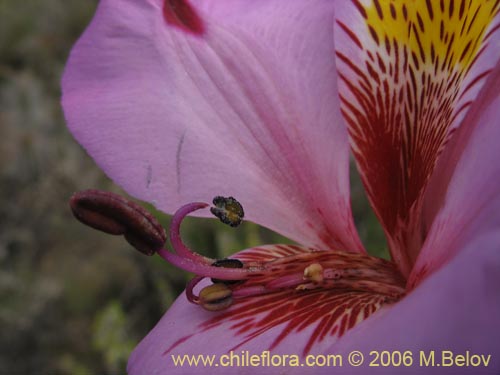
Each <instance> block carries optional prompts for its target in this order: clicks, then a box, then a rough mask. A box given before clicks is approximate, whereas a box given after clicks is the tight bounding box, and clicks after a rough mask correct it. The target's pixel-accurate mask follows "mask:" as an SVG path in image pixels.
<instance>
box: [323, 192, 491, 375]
mask: <svg viewBox="0 0 500 375" xmlns="http://www.w3.org/2000/svg"><path fill="white" fill-rule="evenodd" d="M494 209H495V210H496V215H494V216H493V218H492V220H490V224H491V225H490V226H489V229H490V230H489V231H485V232H484V233H483V234H482V235H481V236H478V237H475V238H472V239H470V241H467V243H463V244H462V246H461V248H460V253H459V255H458V256H457V257H455V258H454V259H453V260H451V261H450V262H449V263H448V264H447V265H446V266H444V267H443V268H442V269H440V270H439V271H438V272H436V273H434V274H433V275H431V276H430V277H429V278H428V279H426V280H424V281H423V282H422V284H420V285H419V286H418V287H417V289H415V290H414V291H413V292H412V293H411V294H410V295H408V296H407V297H406V298H405V299H403V300H402V301H400V302H399V303H397V304H396V305H394V306H392V307H391V308H390V309H386V310H382V311H380V312H379V313H377V314H375V315H374V316H373V317H372V318H370V319H369V320H367V321H366V322H364V323H362V324H360V325H359V326H357V327H356V328H354V329H353V330H351V331H350V332H349V334H348V335H346V336H345V337H344V338H343V339H342V340H341V341H339V342H338V344H337V345H333V346H332V347H330V348H329V349H328V350H327V351H326V353H338V354H341V355H344V356H347V354H348V353H349V352H350V351H352V350H359V351H361V352H363V353H364V355H365V363H364V365H363V366H361V367H359V368H357V369H354V368H350V369H349V371H350V372H349V373H353V374H365V373H367V370H368V369H369V373H376V374H401V373H403V374H405V373H411V374H421V373H425V374H434V373H438V374H462V373H468V374H498V373H499V372H500V357H499V356H498V337H499V336H500V324H499V321H498V318H497V317H498V316H500V293H499V289H498V285H500V272H498V270H499V269H500V251H499V250H500V235H499V234H498V227H499V225H500V216H499V215H498V212H500V201H499V200H497V201H496V202H495V205H494ZM382 350H386V351H389V352H392V351H399V352H401V353H403V352H404V351H410V352H411V353H412V358H413V364H412V366H411V367H404V366H400V367H396V366H389V367H378V368H376V367H368V365H369V363H370V360H371V359H373V358H374V355H371V356H370V351H378V352H381V351H382ZM432 350H434V351H435V356H436V363H438V362H439V363H441V362H440V361H441V351H452V352H453V353H454V354H455V355H458V354H460V355H465V354H466V352H467V351H469V352H470V354H479V355H481V354H482V355H485V356H488V355H491V360H490V362H489V365H488V366H487V367H484V366H478V367H472V366H469V367H458V366H452V367H443V366H439V367H438V366H436V367H425V366H424V367H421V366H420V365H419V356H420V351H424V352H425V353H426V355H428V354H429V352H430V351H432Z"/></svg>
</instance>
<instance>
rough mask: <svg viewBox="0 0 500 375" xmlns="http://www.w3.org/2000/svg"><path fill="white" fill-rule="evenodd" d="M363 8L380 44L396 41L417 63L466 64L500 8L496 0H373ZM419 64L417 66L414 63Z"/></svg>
mask: <svg viewBox="0 0 500 375" xmlns="http://www.w3.org/2000/svg"><path fill="white" fill-rule="evenodd" d="M361 7H362V8H364V10H365V19H366V24H367V27H368V31H369V33H370V35H371V37H372V38H373V40H374V41H375V42H376V43H377V44H379V45H383V44H384V43H392V42H393V41H396V42H397V43H398V44H399V45H400V46H406V47H407V49H408V51H409V52H410V53H411V58H410V61H412V62H413V64H416V65H418V64H419V63H422V64H424V65H426V64H433V65H434V64H435V63H436V61H438V62H439V65H440V68H441V70H453V68H455V67H457V66H460V68H461V69H463V70H467V68H468V67H469V66H470V65H471V64H472V62H473V61H474V58H475V56H476V55H477V53H478V52H479V50H480V48H481V45H482V42H483V39H484V37H485V35H486V32H487V29H488V26H489V25H490V23H491V21H492V20H493V18H494V17H495V15H496V13H497V12H498V10H499V2H498V1H495V0H483V1H479V0H457V1H453V0H451V1H444V0H439V1H438V0H409V1H398V0H374V1H371V2H370V4H369V5H367V6H362V5H361V4H359V8H360V9H361ZM417 68H418V67H417Z"/></svg>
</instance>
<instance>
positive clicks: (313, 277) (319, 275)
mask: <svg viewBox="0 0 500 375" xmlns="http://www.w3.org/2000/svg"><path fill="white" fill-rule="evenodd" d="M304 279H305V280H308V281H312V282H313V283H320V282H322V281H323V267H322V266H321V264H319V263H313V264H311V265H309V266H307V267H306V268H305V269H304Z"/></svg>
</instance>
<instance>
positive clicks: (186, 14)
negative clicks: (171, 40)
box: [163, 0, 205, 35]
mask: <svg viewBox="0 0 500 375" xmlns="http://www.w3.org/2000/svg"><path fill="white" fill-rule="evenodd" d="M163 18H164V19H165V22H167V24H169V25H173V26H176V27H178V28H180V29H182V30H184V31H187V32H190V33H193V34H195V35H201V34H203V33H204V32H205V25H204V24H203V20H202V19H201V18H200V16H198V14H197V13H196V11H195V10H194V9H193V7H192V6H191V5H190V4H189V3H188V2H187V0H165V2H164V3H163Z"/></svg>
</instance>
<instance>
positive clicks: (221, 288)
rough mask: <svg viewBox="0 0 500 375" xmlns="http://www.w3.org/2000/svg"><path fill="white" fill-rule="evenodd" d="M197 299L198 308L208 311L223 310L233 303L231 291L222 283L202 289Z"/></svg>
mask: <svg viewBox="0 0 500 375" xmlns="http://www.w3.org/2000/svg"><path fill="white" fill-rule="evenodd" d="M198 298H199V304H200V306H202V307H203V308H204V309H205V310H208V311H220V310H225V309H227V308H228V307H229V306H231V305H232V303H233V298H232V291H231V289H229V287H228V286H227V285H226V284H222V283H217V284H212V285H209V286H207V287H205V288H203V289H202V290H201V291H200V295H199V297H198Z"/></svg>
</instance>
